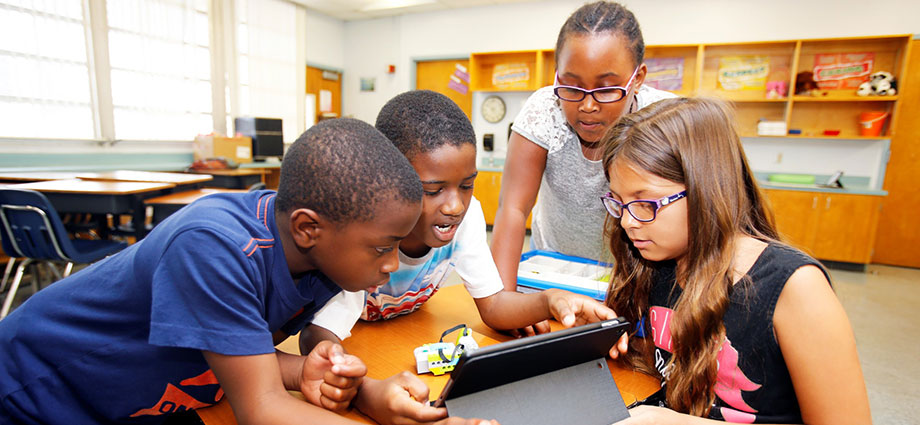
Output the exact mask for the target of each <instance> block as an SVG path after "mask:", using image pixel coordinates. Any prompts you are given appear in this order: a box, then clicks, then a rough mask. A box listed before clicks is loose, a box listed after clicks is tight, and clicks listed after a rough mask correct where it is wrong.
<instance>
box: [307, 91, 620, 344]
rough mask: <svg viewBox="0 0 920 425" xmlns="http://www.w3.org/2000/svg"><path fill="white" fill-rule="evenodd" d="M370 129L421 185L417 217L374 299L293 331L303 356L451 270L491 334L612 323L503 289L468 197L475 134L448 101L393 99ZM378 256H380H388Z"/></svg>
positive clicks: (594, 310)
mask: <svg viewBox="0 0 920 425" xmlns="http://www.w3.org/2000/svg"><path fill="white" fill-rule="evenodd" d="M376 127H377V129H378V130H380V131H381V132H382V133H383V134H384V135H386V136H387V138H388V139H390V141H391V142H393V144H395V145H396V147H397V148H399V150H400V151H401V152H402V153H403V155H405V156H406V158H408V159H409V162H410V163H411V164H412V166H413V167H414V168H415V171H416V172H417V173H418V175H419V178H420V179H421V180H422V187H423V191H424V194H423V200H422V215H421V217H419V220H418V222H417V223H416V225H415V228H414V229H413V230H412V232H411V233H410V234H409V236H407V237H406V238H405V239H403V240H402V241H401V242H400V244H399V248H398V249H399V253H398V254H399V270H397V271H396V272H393V273H391V275H390V281H389V282H388V283H387V284H385V285H382V286H378V287H377V288H376V289H375V290H373V291H372V292H364V291H361V292H342V293H340V294H339V295H337V296H336V297H334V298H333V299H332V300H330V301H329V303H327V304H326V306H325V307H324V308H323V309H322V310H320V311H319V312H318V313H317V314H316V316H315V317H314V319H313V323H312V325H310V326H308V328H305V329H304V330H303V331H302V332H301V336H300V347H301V351H303V352H309V350H310V349H311V348H312V347H313V346H314V345H315V344H316V343H317V342H319V341H321V340H323V339H332V340H341V339H345V338H346V337H348V336H350V335H351V333H350V331H351V328H352V327H353V326H354V324H355V322H357V320H358V318H359V317H360V318H362V319H364V320H381V319H390V318H392V317H396V316H399V315H402V314H408V313H411V312H413V311H415V310H417V309H418V308H419V307H421V305H422V304H424V303H425V301H427V300H428V299H429V298H430V297H432V296H433V295H434V294H435V293H436V292H437V290H438V288H439V287H440V286H441V284H442V283H443V282H444V281H445V279H446V278H447V277H448V276H449V275H450V272H451V271H453V270H454V269H456V271H457V274H459V275H460V277H461V278H462V279H463V283H464V285H465V286H466V289H467V291H468V292H469V293H470V295H471V296H472V297H473V299H474V300H475V302H476V307H477V308H478V309H479V314H480V317H482V320H483V322H485V324H486V325H488V326H490V327H492V328H493V329H496V330H512V329H519V328H523V327H526V326H530V325H533V324H535V323H537V322H540V321H543V320H546V319H551V318H555V319H557V320H559V321H560V322H561V323H562V324H563V325H564V326H567V327H569V326H573V325H576V324H584V323H588V322H595V321H599V320H605V319H612V318H614V317H615V315H614V313H613V310H611V309H609V308H607V307H606V306H604V305H603V304H601V303H599V302H597V301H595V300H593V299H591V298H588V297H585V296H581V295H577V294H573V293H570V292H566V291H562V290H558V289H549V290H546V291H543V292H539V293H533V294H522V293H518V292H513V291H505V290H503V285H502V281H501V277H500V276H499V274H498V269H497V268H496V267H495V263H494V262H493V260H492V254H491V252H490V251H489V246H488V243H487V241H486V225H485V219H484V217H483V213H482V207H481V206H480V204H479V201H477V200H476V199H475V198H473V182H474V180H475V179H476V175H477V173H478V172H477V169H476V135H475V133H474V132H473V126H472V125H471V124H470V121H469V119H468V118H467V117H466V115H465V114H464V113H463V111H462V110H461V109H460V108H459V107H458V106H457V105H456V104H455V103H454V102H453V101H452V100H450V99H449V98H448V97H446V96H444V95H442V94H439V93H436V92H432V91H427V90H417V91H410V92H406V93H403V94H400V95H398V96H396V97H394V98H393V99H391V100H390V101H389V102H387V104H386V105H384V107H383V109H381V110H380V113H379V114H378V116H377V123H376ZM464 218H466V219H465V220H464ZM381 249H382V250H384V252H380V254H381V255H382V254H385V253H386V252H385V249H386V248H381Z"/></svg>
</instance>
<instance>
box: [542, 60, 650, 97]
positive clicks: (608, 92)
mask: <svg viewBox="0 0 920 425" xmlns="http://www.w3.org/2000/svg"><path fill="white" fill-rule="evenodd" d="M638 72H639V67H636V70H635V71H633V73H632V76H631V77H629V81H627V82H626V86H625V87H620V86H609V87H598V88H596V89H592V90H585V89H583V88H581V87H575V86H564V85H561V84H559V74H558V73H556V77H555V80H554V84H553V93H556V97H558V98H560V99H562V100H565V101H567V102H581V101H582V100H583V99H584V98H585V96H587V95H589V94H590V95H591V97H593V98H594V100H596V101H598V102H599V103H613V102H619V101H621V100H623V98H624V97H626V93H627V92H628V91H629V86H631V85H632V82H633V79H635V78H636V74H637V73H638Z"/></svg>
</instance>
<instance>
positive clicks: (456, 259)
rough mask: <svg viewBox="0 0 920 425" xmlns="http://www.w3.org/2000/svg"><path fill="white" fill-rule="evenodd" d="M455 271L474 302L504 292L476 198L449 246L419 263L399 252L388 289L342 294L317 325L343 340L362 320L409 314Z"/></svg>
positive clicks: (322, 312) (317, 318)
mask: <svg viewBox="0 0 920 425" xmlns="http://www.w3.org/2000/svg"><path fill="white" fill-rule="evenodd" d="M455 268H456V270H457V274H459V275H460V278H461V279H463V284H464V286H466V290H467V292H469V293H470V295H471V296H472V297H473V298H485V297H488V296H490V295H492V294H495V293H497V292H499V291H501V290H502V289H503V288H504V286H503V285H502V280H501V277H500V276H499V275H498V268H496V267H495V262H494V261H493V260H492V252H491V251H489V244H488V241H487V240H486V221H485V217H484V216H483V213H482V205H480V204H479V201H478V200H476V198H473V199H472V200H471V201H470V206H469V208H468V210H467V212H466V215H465V216H464V219H463V221H462V222H461V223H460V226H459V227H458V228H457V234H456V235H454V239H453V240H452V241H450V243H448V244H447V245H445V246H442V247H440V248H432V249H430V250H429V251H428V253H427V254H425V255H424V256H422V257H421V258H411V257H408V256H406V255H405V254H403V253H402V251H399V270H397V271H395V272H393V273H391V274H390V281H389V282H388V283H387V284H386V285H383V286H378V287H377V288H376V289H375V290H374V291H373V292H372V293H370V294H367V293H365V291H358V292H347V291H342V292H340V293H339V294H338V295H336V296H335V297H333V298H332V299H331V300H329V302H328V303H326V305H325V306H324V307H323V308H322V309H321V310H320V311H318V312H317V313H316V316H315V317H314V318H313V324H314V325H317V326H321V327H323V328H326V329H328V330H329V331H331V332H332V333H334V334H335V335H336V336H338V337H339V338H340V339H345V338H347V337H349V336H350V335H351V328H352V327H353V326H354V325H355V322H357V321H358V318H359V317H360V318H362V319H364V320H381V319H389V318H392V317H396V316H399V315H403V314H408V313H411V312H413V311H415V310H417V309H418V308H419V307H421V306H422V304H424V303H425V301H428V299H429V298H431V296H433V295H434V294H435V292H437V290H438V288H440V287H441V284H442V283H444V281H445V280H446V279H447V277H448V276H449V275H450V272H451V271H453V270H454V269H455Z"/></svg>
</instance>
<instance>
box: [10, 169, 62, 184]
mask: <svg viewBox="0 0 920 425" xmlns="http://www.w3.org/2000/svg"><path fill="white" fill-rule="evenodd" d="M77 174H78V173H76V172H67V171H34V172H31V171H30V172H22V173H0V182H3V183H30V182H43V181H48V180H67V179H73V178H76V177H77Z"/></svg>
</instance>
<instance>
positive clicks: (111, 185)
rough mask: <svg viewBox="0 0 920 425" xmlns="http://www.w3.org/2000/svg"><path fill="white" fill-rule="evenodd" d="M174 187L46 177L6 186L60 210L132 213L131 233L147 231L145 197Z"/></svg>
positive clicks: (171, 185)
mask: <svg viewBox="0 0 920 425" xmlns="http://www.w3.org/2000/svg"><path fill="white" fill-rule="evenodd" d="M174 187H176V185H175V184H173V183H144V182H120V181H91V180H80V179H71V180H49V181H44V182H35V183H23V184H14V185H8V186H7V188H9V189H30V190H35V191H38V192H42V193H43V194H44V195H45V197H47V198H48V200H49V201H51V203H52V204H53V205H54V208H55V209H56V210H57V211H58V212H59V213H89V214H114V215H116V216H117V215H120V214H131V215H132V221H131V222H132V224H133V225H134V236H135V237H136V238H137V240H141V239H142V238H143V237H144V235H145V234H146V226H145V225H146V223H145V222H146V215H147V214H146V209H145V208H144V203H143V200H144V198H147V197H151V196H156V195H159V194H162V193H163V191H167V190H171V189H173V188H174Z"/></svg>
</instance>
